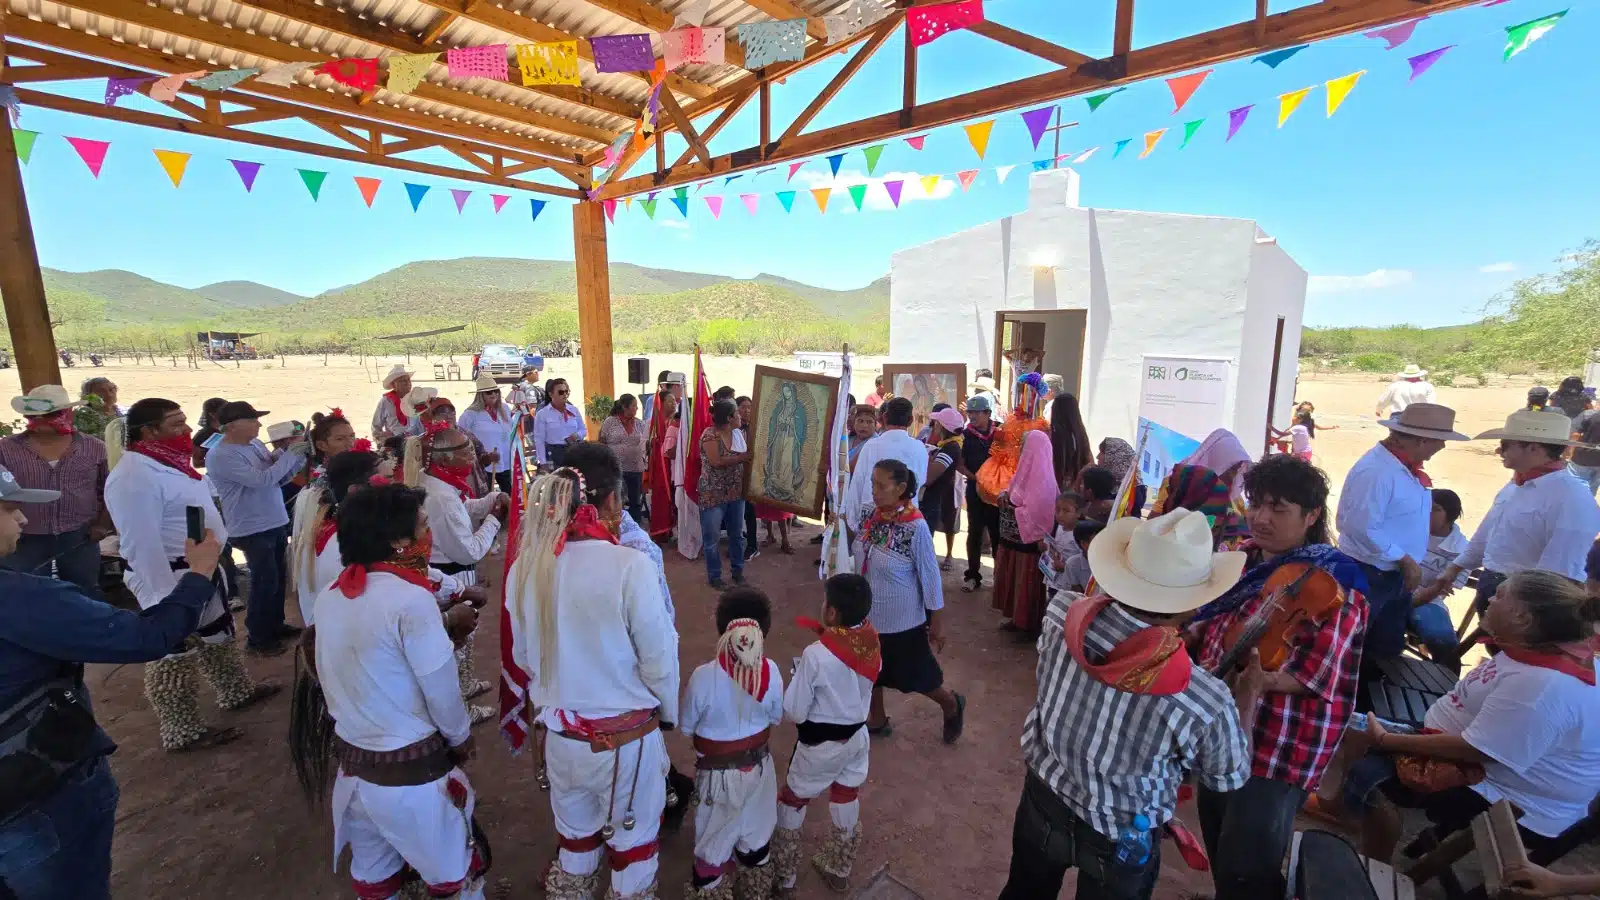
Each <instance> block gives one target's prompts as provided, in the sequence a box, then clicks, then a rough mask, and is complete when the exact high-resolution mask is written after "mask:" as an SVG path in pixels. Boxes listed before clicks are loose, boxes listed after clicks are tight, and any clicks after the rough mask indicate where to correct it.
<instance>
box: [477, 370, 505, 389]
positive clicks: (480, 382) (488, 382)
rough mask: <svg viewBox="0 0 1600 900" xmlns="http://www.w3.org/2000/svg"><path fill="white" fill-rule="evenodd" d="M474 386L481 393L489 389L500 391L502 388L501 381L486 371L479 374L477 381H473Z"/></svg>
mask: <svg viewBox="0 0 1600 900" xmlns="http://www.w3.org/2000/svg"><path fill="white" fill-rule="evenodd" d="M472 388H473V390H474V391H475V392H477V393H479V394H482V393H485V392H487V391H498V390H500V382H498V381H495V380H494V376H493V375H490V374H489V373H488V372H484V373H483V374H481V375H479V376H478V378H477V380H476V381H474V382H473V383H472Z"/></svg>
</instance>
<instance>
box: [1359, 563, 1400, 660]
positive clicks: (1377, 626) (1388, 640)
mask: <svg viewBox="0 0 1600 900" xmlns="http://www.w3.org/2000/svg"><path fill="white" fill-rule="evenodd" d="M1361 568H1362V569H1363V570H1365V571H1366V573H1367V637H1366V641H1365V643H1364V645H1363V649H1362V654H1363V656H1364V658H1365V659H1369V660H1373V661H1377V660H1382V659H1394V658H1395V657H1397V656H1399V655H1400V653H1401V651H1403V650H1405V648H1406V623H1407V622H1408V621H1409V620H1410V618H1411V594H1410V593H1409V592H1408V591H1407V590H1406V585H1405V576H1403V575H1401V574H1400V570H1399V569H1395V570H1394V571H1392V572H1384V571H1382V570H1380V569H1377V568H1375V567H1373V566H1369V565H1367V564H1366V563H1361Z"/></svg>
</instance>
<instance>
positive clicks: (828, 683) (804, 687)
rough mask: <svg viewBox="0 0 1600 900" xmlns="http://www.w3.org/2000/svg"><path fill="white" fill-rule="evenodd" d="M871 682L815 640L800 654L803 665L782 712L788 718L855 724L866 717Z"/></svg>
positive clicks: (792, 720) (798, 668) (785, 692)
mask: <svg viewBox="0 0 1600 900" xmlns="http://www.w3.org/2000/svg"><path fill="white" fill-rule="evenodd" d="M871 705H872V682H871V681H868V680H867V679H866V678H865V677H864V676H862V675H861V674H859V673H857V672H856V670H854V669H852V668H850V667H849V666H847V665H845V664H844V662H843V661H842V660H840V659H839V657H837V656H834V655H833V651H831V650H829V649H828V648H827V647H824V646H822V642H821V641H816V642H814V643H812V644H811V646H809V647H807V648H806V649H805V650H804V651H802V652H801V654H800V665H799V666H797V667H796V668H795V671H794V678H793V679H792V680H791V681H790V682H789V688H788V690H786V691H784V692H783V714H784V715H785V716H787V717H788V718H789V721H791V722H794V723H796V724H798V723H800V722H819V723H827V724H830V725H855V724H857V723H859V722H865V721H866V720H867V710H868V708H869V707H870V706H871Z"/></svg>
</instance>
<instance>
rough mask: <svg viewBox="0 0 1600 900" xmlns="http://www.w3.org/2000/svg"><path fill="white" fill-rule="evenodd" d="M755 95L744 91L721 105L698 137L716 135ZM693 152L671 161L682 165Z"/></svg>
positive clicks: (709, 138)
mask: <svg viewBox="0 0 1600 900" xmlns="http://www.w3.org/2000/svg"><path fill="white" fill-rule="evenodd" d="M755 95H756V92H755V91H754V90H749V91H746V92H745V94H744V96H743V97H740V98H739V99H737V100H735V101H733V102H732V103H730V104H728V105H727V106H725V107H723V108H722V113H721V115H718V116H717V117H716V119H715V120H713V121H712V123H711V124H710V125H708V126H706V130H705V131H704V132H702V133H701V135H700V138H701V139H702V140H705V141H710V140H711V139H712V138H714V137H716V136H717V132H719V131H721V130H722V129H723V128H725V127H726V126H727V124H728V123H729V122H731V121H733V117H734V116H736V115H738V114H739V110H741V109H744V105H745V104H746V103H749V102H750V98H751V97H754V96H755ZM693 153H694V148H693V147H690V148H689V149H688V150H685V151H683V155H682V156H680V157H678V161H677V162H675V163H673V165H674V166H681V165H683V164H684V163H686V162H688V161H689V157H690V156H691V155H692V154H693ZM617 169H618V170H619V171H620V170H621V169H622V167H621V166H618V167H617Z"/></svg>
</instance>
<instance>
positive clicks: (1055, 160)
mask: <svg viewBox="0 0 1600 900" xmlns="http://www.w3.org/2000/svg"><path fill="white" fill-rule="evenodd" d="M1077 127H1078V123H1077V122H1068V123H1066V124H1065V125H1063V124H1062V123H1061V107H1060V106H1057V107H1056V123H1055V124H1054V125H1051V126H1050V127H1048V128H1046V129H1045V131H1049V132H1052V133H1053V134H1052V139H1053V140H1054V143H1055V152H1054V153H1053V154H1051V157H1050V168H1052V169H1059V168H1061V132H1063V131H1066V130H1067V129H1068V128H1077Z"/></svg>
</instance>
